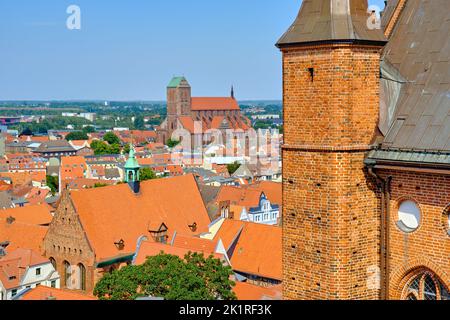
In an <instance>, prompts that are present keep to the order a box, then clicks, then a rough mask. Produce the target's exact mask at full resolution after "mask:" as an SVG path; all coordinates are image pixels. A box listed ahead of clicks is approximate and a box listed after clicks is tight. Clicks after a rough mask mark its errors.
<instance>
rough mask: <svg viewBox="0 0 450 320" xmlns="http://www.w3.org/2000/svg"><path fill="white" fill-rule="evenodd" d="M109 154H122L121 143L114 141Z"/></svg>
mask: <svg viewBox="0 0 450 320" xmlns="http://www.w3.org/2000/svg"><path fill="white" fill-rule="evenodd" d="M108 149H109V154H120V152H121V151H122V148H121V147H120V144H117V143H114V144H112V145H111V146H109V148H108Z"/></svg>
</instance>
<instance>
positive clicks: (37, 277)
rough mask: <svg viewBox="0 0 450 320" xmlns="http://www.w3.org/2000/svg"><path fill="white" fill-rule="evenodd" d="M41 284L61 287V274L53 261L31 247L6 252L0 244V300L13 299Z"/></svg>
mask: <svg viewBox="0 0 450 320" xmlns="http://www.w3.org/2000/svg"><path fill="white" fill-rule="evenodd" d="M41 285H42V286H48V287H54V288H59V274H58V272H56V270H55V268H54V267H53V265H52V262H51V261H49V260H48V259H46V258H44V257H42V256H41V255H40V254H38V253H36V252H35V251H33V250H30V249H17V250H15V251H12V252H10V253H8V254H6V252H5V250H4V249H3V248H2V247H1V246H0V300H12V299H14V297H16V296H17V295H18V294H20V292H21V291H23V290H27V289H31V288H36V287H38V286H41Z"/></svg>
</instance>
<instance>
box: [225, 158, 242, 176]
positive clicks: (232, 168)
mask: <svg viewBox="0 0 450 320" xmlns="http://www.w3.org/2000/svg"><path fill="white" fill-rule="evenodd" d="M240 167H241V165H240V164H239V162H237V161H236V162H234V163H230V164H228V165H227V169H228V173H229V174H230V175H231V174H233V173H235V172H236V171H237V170H238V169H239V168H240Z"/></svg>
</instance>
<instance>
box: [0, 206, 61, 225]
mask: <svg viewBox="0 0 450 320" xmlns="http://www.w3.org/2000/svg"><path fill="white" fill-rule="evenodd" d="M9 217H13V218H14V219H15V221H14V223H22V224H28V225H41V226H42V225H48V224H50V222H52V219H53V216H52V214H51V211H50V207H49V206H48V205H47V204H41V205H31V206H25V207H21V208H13V209H6V210H0V221H1V222H0V223H5V221H6V219H7V218H9Z"/></svg>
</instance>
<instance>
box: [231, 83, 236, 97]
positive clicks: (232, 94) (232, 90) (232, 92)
mask: <svg viewBox="0 0 450 320" xmlns="http://www.w3.org/2000/svg"><path fill="white" fill-rule="evenodd" d="M231 98H233V99H236V98H235V97H234V86H233V85H231Z"/></svg>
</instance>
